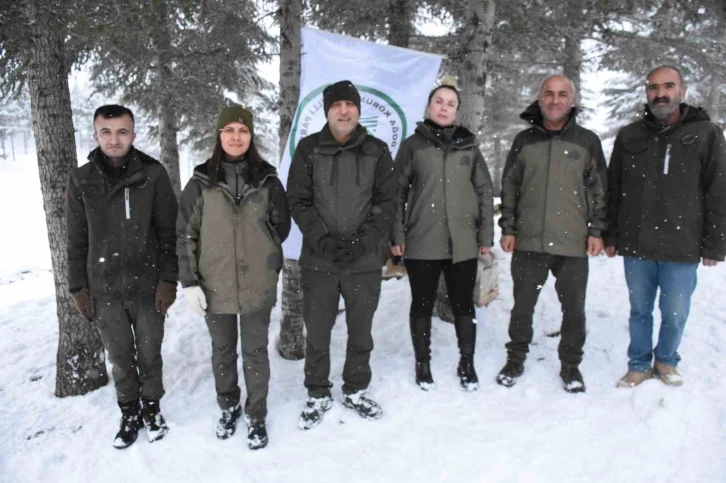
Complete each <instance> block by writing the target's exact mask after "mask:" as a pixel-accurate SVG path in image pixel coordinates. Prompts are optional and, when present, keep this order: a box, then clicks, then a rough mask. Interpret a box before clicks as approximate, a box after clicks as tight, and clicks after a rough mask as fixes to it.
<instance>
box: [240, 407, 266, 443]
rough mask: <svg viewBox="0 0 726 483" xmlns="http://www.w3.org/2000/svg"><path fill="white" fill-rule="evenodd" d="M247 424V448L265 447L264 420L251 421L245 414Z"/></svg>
mask: <svg viewBox="0 0 726 483" xmlns="http://www.w3.org/2000/svg"><path fill="white" fill-rule="evenodd" d="M245 422H246V423H247V447H248V448H249V449H262V448H264V447H265V446H267V442H268V438H267V427H266V426H265V420H264V419H252V418H251V417H250V416H249V414H247V413H245Z"/></svg>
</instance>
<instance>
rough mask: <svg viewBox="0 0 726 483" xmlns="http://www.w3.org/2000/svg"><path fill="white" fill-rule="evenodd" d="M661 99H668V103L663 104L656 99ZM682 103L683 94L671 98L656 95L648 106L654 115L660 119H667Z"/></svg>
mask: <svg viewBox="0 0 726 483" xmlns="http://www.w3.org/2000/svg"><path fill="white" fill-rule="evenodd" d="M660 100H667V101H668V103H667V104H662V103H659V102H656V101H660ZM680 104H681V96H680V95H679V96H676V97H675V98H673V99H669V98H668V97H665V96H663V97H656V98H654V99H653V100H652V101H650V102H648V107H649V108H650V112H652V113H653V116H654V117H655V118H656V119H657V120H658V121H667V120H668V119H669V118H670V117H671V116H672V115H673V113H674V112H676V110H677V109H678V106H680Z"/></svg>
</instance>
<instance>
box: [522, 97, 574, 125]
mask: <svg viewBox="0 0 726 483" xmlns="http://www.w3.org/2000/svg"><path fill="white" fill-rule="evenodd" d="M579 111H580V110H579V108H577V107H573V108H572V109H570V114H568V118H567V124H565V127H564V129H567V128H568V127H570V124H572V123H573V122H574V120H575V118H576V117H577V113H578V112H579ZM519 118H520V119H522V120H524V121H527V122H528V123H529V124H531V125H533V126H535V127H538V128H540V129H544V130H546V128H545V127H544V117H543V116H542V110H541V109H540V107H539V102H537V101H534V102H533V103H532V104H530V105H529V106H528V107H527V109H525V110H524V111H522V114H520V115H519Z"/></svg>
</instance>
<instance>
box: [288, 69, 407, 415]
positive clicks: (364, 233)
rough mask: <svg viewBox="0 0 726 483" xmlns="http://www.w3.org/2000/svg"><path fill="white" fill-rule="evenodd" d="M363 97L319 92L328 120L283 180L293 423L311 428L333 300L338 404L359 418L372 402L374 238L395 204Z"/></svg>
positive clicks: (388, 163)
mask: <svg viewBox="0 0 726 483" xmlns="http://www.w3.org/2000/svg"><path fill="white" fill-rule="evenodd" d="M360 105H361V98H360V94H359V93H358V90H357V89H356V88H355V86H354V85H353V84H351V83H350V82H349V81H340V82H337V83H335V84H332V85H330V86H328V87H327V88H326V89H325V90H324V91H323V107H324V110H325V114H326V117H327V120H328V123H327V124H326V125H325V126H324V127H323V129H322V130H321V131H320V132H318V133H315V134H312V135H311V136H308V137H306V138H304V139H302V140H301V141H300V143H299V144H298V146H297V148H296V150H295V155H294V156H293V159H292V163H291V165H290V173H289V176H288V182H287V193H288V200H289V203H290V211H291V213H292V216H293V218H294V220H295V222H296V223H297V225H298V226H299V227H300V231H301V232H302V234H303V247H302V253H301V255H300V266H301V267H302V289H303V305H304V306H303V316H304V320H305V327H306V329H307V339H306V348H305V387H306V388H307V389H308V396H309V397H308V400H307V403H306V407H305V409H304V410H303V412H302V414H301V415H300V420H299V426H300V427H301V428H302V429H309V428H312V427H315V426H317V425H318V424H319V423H320V421H321V420H322V418H323V414H324V413H325V411H327V410H329V409H330V408H331V407H332V403H333V400H332V398H331V394H330V388H331V387H332V384H331V383H330V380H329V379H328V377H329V374H330V334H331V331H332V329H333V325H334V324H335V319H336V316H337V314H338V300H339V298H340V296H341V295H342V296H343V299H344V300H345V306H346V323H347V326H348V344H347V350H346V359H345V366H344V368H343V382H344V384H343V394H344V395H343V405H345V406H346V407H350V408H352V409H354V410H355V411H357V412H358V414H360V415H361V416H362V417H364V418H367V419H378V418H379V417H380V416H381V415H382V414H383V413H382V410H381V408H380V406H379V405H378V404H377V403H376V402H375V401H374V400H373V399H372V398H371V397H370V396H369V395H368V394H367V393H366V389H367V388H368V384H369V383H370V380H371V368H370V363H369V361H370V354H371V351H372V350H373V337H372V335H371V328H372V322H373V314H374V313H375V311H376V308H377V306H378V298H379V295H380V290H381V254H380V253H379V251H380V250H381V240H383V239H384V237H386V236H387V235H388V230H389V227H390V224H391V222H392V219H393V215H394V212H395V208H396V184H395V179H394V176H393V160H392V159H391V154H390V152H389V150H388V146H387V145H386V143H385V142H383V141H381V140H380V139H378V138H375V137H373V136H371V135H370V134H368V133H367V132H366V130H365V128H363V127H362V126H361V125H360V124H358V119H359V118H360Z"/></svg>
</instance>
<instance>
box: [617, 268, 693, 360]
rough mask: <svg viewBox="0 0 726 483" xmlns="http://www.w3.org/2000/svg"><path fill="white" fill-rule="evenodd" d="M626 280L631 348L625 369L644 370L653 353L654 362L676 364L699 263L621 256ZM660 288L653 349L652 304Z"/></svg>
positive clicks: (629, 348)
mask: <svg viewBox="0 0 726 483" xmlns="http://www.w3.org/2000/svg"><path fill="white" fill-rule="evenodd" d="M624 260H625V280H626V282H627V284H628V290H629V292H630V347H628V359H629V362H628V368H629V369H630V370H631V371H638V372H645V371H647V370H648V369H649V368H650V364H651V361H652V359H653V355H655V360H656V362H660V363H662V364H667V365H669V366H674V367H675V366H677V365H678V361H680V360H681V357H680V356H679V355H678V346H679V345H680V343H681V337H682V336H683V329H684V328H685V326H686V319H688V312H689V310H690V308H691V295H692V294H693V291H694V290H695V289H696V270H697V269H698V263H678V262H656V261H652V260H638V259H637V258H631V257H624ZM658 288H660V298H659V300H658V307H659V308H660V311H661V316H662V321H661V325H660V333H659V334H658V345H657V346H656V347H655V350H653V307H654V305H655V296H656V292H657V291H658Z"/></svg>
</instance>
